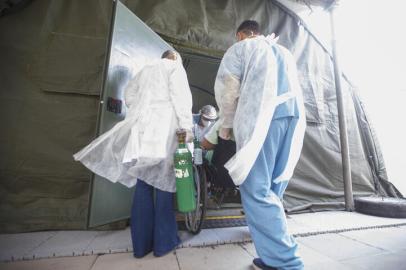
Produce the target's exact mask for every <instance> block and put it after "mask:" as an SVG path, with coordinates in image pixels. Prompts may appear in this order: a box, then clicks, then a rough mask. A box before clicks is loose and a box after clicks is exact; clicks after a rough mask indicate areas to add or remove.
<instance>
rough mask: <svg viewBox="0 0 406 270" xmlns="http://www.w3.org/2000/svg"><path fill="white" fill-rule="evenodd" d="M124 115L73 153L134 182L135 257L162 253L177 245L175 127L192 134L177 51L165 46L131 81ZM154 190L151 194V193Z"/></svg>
mask: <svg viewBox="0 0 406 270" xmlns="http://www.w3.org/2000/svg"><path fill="white" fill-rule="evenodd" d="M124 96H125V97H124V98H125V104H126V105H127V107H128V110H127V114H126V117H125V119H124V120H123V121H121V122H119V123H117V124H116V125H115V126H114V127H113V128H112V129H111V130H109V131H107V132H106V133H104V134H102V135H101V136H100V137H98V138H96V139H95V140H94V141H93V142H91V143H90V144H89V145H88V146H86V147H85V148H84V149H82V150H81V151H80V152H78V153H77V154H75V155H74V158H75V160H77V161H80V162H82V163H83V164H84V165H85V166H86V167H88V168H89V169H90V170H91V171H93V172H94V173H96V174H98V175H100V176H102V177H104V178H106V179H108V180H110V181H112V182H114V183H115V182H119V183H121V184H123V185H125V186H127V187H132V186H134V185H136V187H135V192H134V198H133V206H132V211H131V236H132V242H133V248H134V249H133V253H134V256H135V257H143V256H145V255H146V254H148V253H149V252H151V251H153V252H154V255H155V256H162V255H164V254H166V253H167V252H169V251H171V250H173V249H174V248H175V247H176V246H177V245H178V244H179V238H178V235H177V225H176V220H175V211H174V208H173V195H174V192H175V191H176V184H175V173H174V160H173V158H174V157H173V156H174V153H175V150H176V147H177V137H176V130H177V129H179V128H183V129H186V130H187V131H188V134H191V129H192V127H193V121H192V95H191V92H190V88H189V85H188V81H187V76H186V72H185V70H184V68H183V66H182V62H181V59H180V56H179V54H178V53H176V52H174V51H166V52H164V54H163V55H162V59H158V60H156V61H153V62H151V63H149V64H147V65H146V66H145V67H143V68H142V69H141V71H139V72H138V73H137V74H136V76H135V77H134V78H133V79H132V80H130V82H129V83H128V86H127V87H126V89H125V93H124ZM154 193H155V196H154Z"/></svg>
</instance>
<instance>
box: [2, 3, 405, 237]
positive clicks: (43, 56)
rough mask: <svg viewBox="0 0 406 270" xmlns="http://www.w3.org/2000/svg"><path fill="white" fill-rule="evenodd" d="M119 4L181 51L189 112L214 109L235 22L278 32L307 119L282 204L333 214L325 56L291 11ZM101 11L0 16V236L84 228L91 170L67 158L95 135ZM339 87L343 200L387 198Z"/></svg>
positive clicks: (338, 191) (337, 170)
mask: <svg viewBox="0 0 406 270" xmlns="http://www.w3.org/2000/svg"><path fill="white" fill-rule="evenodd" d="M293 2H295V1H292V3H293ZM316 2H317V1H316ZM123 3H124V4H125V5H126V6H127V7H129V8H130V9H131V10H132V11H133V12H134V13H135V14H136V15H137V16H138V17H140V18H141V19H142V20H143V21H144V22H146V24H147V25H149V26H150V27H151V28H152V29H153V30H154V31H156V32H157V33H159V34H160V35H161V36H162V37H163V38H164V39H166V40H167V41H168V42H170V43H171V44H172V45H174V46H175V47H176V48H177V49H178V50H179V51H181V52H182V55H183V57H184V64H185V67H186V69H187V71H188V77H189V80H190V84H191V88H192V90H193V96H194V102H195V107H194V109H195V110H196V109H197V108H199V107H200V106H201V105H203V104H205V103H212V104H213V103H214V99H213V96H212V95H213V82H214V76H215V74H216V71H217V67H218V63H219V60H220V59H221V56H222V54H223V53H224V51H225V50H226V49H227V48H228V47H229V46H230V45H231V44H232V43H233V42H235V36H234V33H235V32H234V31H235V29H236V27H237V26H238V24H239V23H241V22H242V21H243V20H245V19H256V20H258V21H259V22H260V24H261V27H262V29H263V32H264V33H271V32H275V33H277V34H278V35H280V43H281V44H282V45H284V46H286V47H287V48H288V49H290V50H291V51H292V52H293V54H294V56H295V57H296V59H297V64H298V68H299V75H300V80H301V83H302V87H303V90H304V94H305V101H306V110H307V112H306V113H307V123H308V128H307V131H306V138H305V144H304V149H303V153H302V157H301V159H300V162H299V164H298V166H297V168H296V171H295V175H294V177H293V179H292V181H291V183H290V185H289V188H288V190H287V192H286V196H285V207H286V208H287V210H288V211H301V210H309V209H312V210H326V209H332V208H342V207H343V201H344V200H343V181H342V176H341V156H340V147H339V137H338V136H339V135H338V134H339V133H338V119H337V118H338V117H337V108H336V105H335V90H334V83H333V82H334V80H333V68H332V61H331V57H330V54H329V52H328V51H327V50H326V49H325V47H324V46H323V45H322V44H321V43H320V42H319V41H318V40H317V38H316V36H315V35H313V34H312V33H311V32H309V31H308V29H307V28H306V27H305V25H304V24H303V22H301V21H300V19H299V18H298V17H297V16H296V15H295V14H294V13H292V12H291V11H290V10H288V9H286V8H285V7H284V6H283V5H281V4H280V3H279V2H277V1H271V0H267V1H266V0H252V1H244V0H233V1H232V0H223V1H217V0H206V1H204V0H202V1H190V0H151V1H141V0H128V1H123ZM111 6H112V3H111V1H109V0H86V1H79V0H61V1H51V0H35V1H32V2H31V3H30V4H28V5H27V6H26V7H25V8H24V9H22V10H20V11H18V12H14V13H11V14H7V15H4V16H1V17H0V97H1V100H2V106H1V107H0V115H1V116H0V121H1V127H2V128H1V133H0V154H1V157H0V232H22V231H34V230H46V229H83V228H85V224H86V217H87V209H88V196H89V182H90V178H91V174H90V172H89V171H88V170H86V169H85V168H84V167H83V166H81V165H80V164H79V163H76V162H74V161H73V159H72V154H73V153H75V152H76V151H78V150H79V149H81V148H82V147H83V146H84V145H86V144H87V143H88V142H89V141H90V140H91V139H92V138H93V137H94V134H95V129H96V119H97V113H98V101H99V94H100V91H101V84H102V74H103V65H104V58H105V54H106V47H107V43H108V42H107V40H108V30H109V23H110V16H111ZM345 89H346V90H345V93H344V95H345V108H346V111H347V117H348V119H347V121H348V128H349V138H350V141H349V143H350V151H351V162H352V175H353V182H354V185H353V189H354V193H355V195H369V194H374V193H380V194H387V195H391V196H399V195H400V194H399V193H398V192H397V190H396V188H395V187H393V186H392V185H391V184H390V182H389V181H388V179H387V176H386V172H385V166H384V162H383V158H382V156H381V152H380V150H379V145H378V144H377V139H376V136H375V135H374V132H373V130H372V129H371V127H370V124H369V119H368V118H367V116H366V114H365V110H364V108H363V106H362V103H361V102H360V101H359V98H358V97H357V95H356V92H355V90H354V89H352V87H351V84H350V83H349V82H348V81H347V80H346V81H345Z"/></svg>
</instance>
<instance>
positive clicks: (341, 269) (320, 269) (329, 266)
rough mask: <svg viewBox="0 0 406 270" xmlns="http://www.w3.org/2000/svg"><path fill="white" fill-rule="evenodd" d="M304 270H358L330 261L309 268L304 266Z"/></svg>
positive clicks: (357, 269)
mask: <svg viewBox="0 0 406 270" xmlns="http://www.w3.org/2000/svg"><path fill="white" fill-rule="evenodd" d="M372 269H374V268H372ZM304 270H360V269H359V268H356V267H351V266H349V265H345V264H343V263H340V262H337V261H331V262H324V263H317V264H313V265H311V266H309V265H308V266H306V265H305V267H304ZM374 270H375V269H374Z"/></svg>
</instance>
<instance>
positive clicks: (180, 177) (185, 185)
mask: <svg viewBox="0 0 406 270" xmlns="http://www.w3.org/2000/svg"><path fill="white" fill-rule="evenodd" d="M176 135H177V136H178V148H177V149H176V152H175V158H174V162H175V176H176V200H177V204H178V211H179V212H183V213H187V212H191V211H193V210H195V209H196V189H195V182H194V179H193V165H192V154H191V153H190V152H189V150H188V148H187V147H186V143H185V139H186V131H185V130H179V131H177V132H176Z"/></svg>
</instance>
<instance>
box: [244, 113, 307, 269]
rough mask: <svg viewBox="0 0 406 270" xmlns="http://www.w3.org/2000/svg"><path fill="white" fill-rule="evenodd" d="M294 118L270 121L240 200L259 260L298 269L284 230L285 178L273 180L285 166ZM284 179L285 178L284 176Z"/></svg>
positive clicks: (291, 242)
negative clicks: (283, 179)
mask: <svg viewBox="0 0 406 270" xmlns="http://www.w3.org/2000/svg"><path fill="white" fill-rule="evenodd" d="M296 123H297V119H295V118H292V117H285V118H281V119H276V120H272V124H271V128H270V129H269V131H268V134H267V137H266V139H265V142H264V144H263V146H262V149H261V151H260V153H259V155H258V157H257V159H256V161H255V163H254V165H253V167H252V169H251V171H250V173H249V175H248V177H247V179H246V180H245V181H244V183H243V184H242V185H241V186H240V193H241V201H242V204H243V207H244V211H245V216H246V220H247V223H248V227H249V230H250V233H251V237H252V240H253V242H254V245H255V249H256V251H257V253H258V256H259V257H260V258H261V260H262V261H263V262H264V263H265V264H266V265H268V266H271V267H274V268H277V269H289V270H293V269H294V270H299V269H303V263H302V261H301V259H300V257H298V256H297V254H296V250H297V244H296V242H295V240H294V239H293V237H292V236H290V235H289V233H288V231H287V224H286V216H285V212H284V209H283V205H282V197H283V193H284V192H285V189H286V187H287V185H288V181H282V182H279V183H274V182H273V180H274V179H275V178H276V177H277V176H279V175H281V173H282V172H283V169H284V168H285V165H286V162H287V158H288V154H289V151H290V142H291V139H292V133H293V131H294V128H295V125H296ZM286 180H288V179H286Z"/></svg>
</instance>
